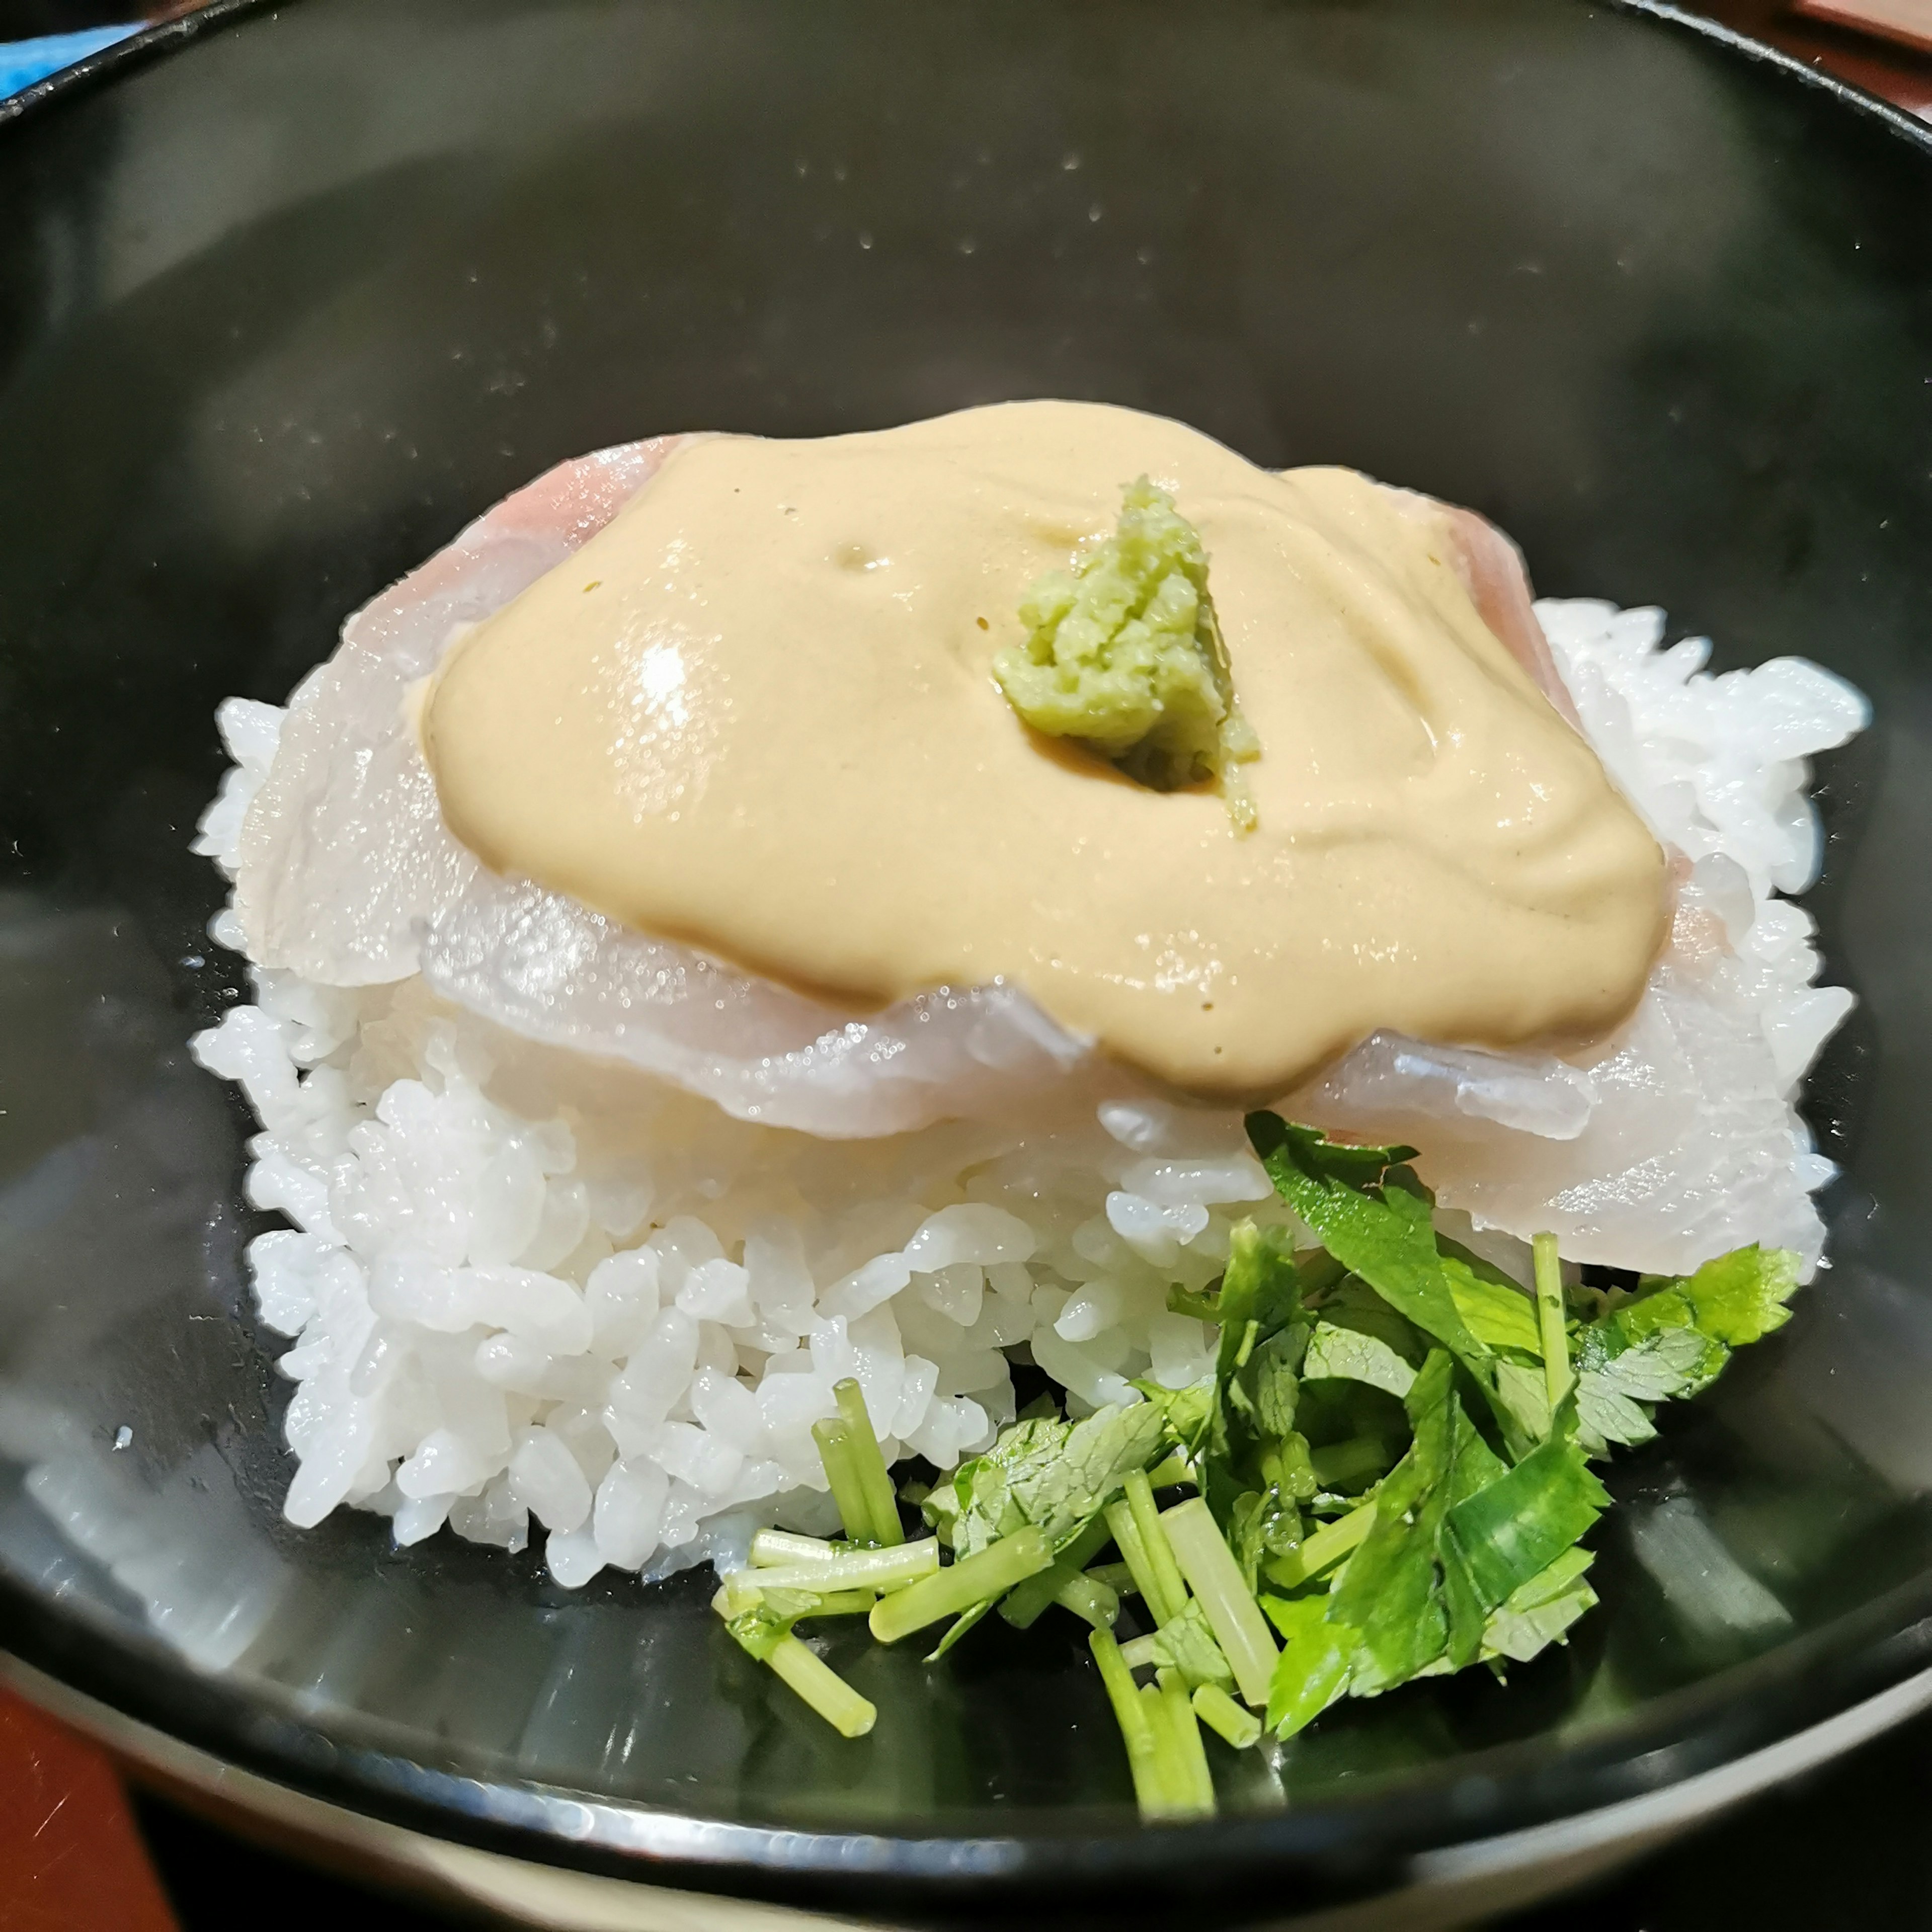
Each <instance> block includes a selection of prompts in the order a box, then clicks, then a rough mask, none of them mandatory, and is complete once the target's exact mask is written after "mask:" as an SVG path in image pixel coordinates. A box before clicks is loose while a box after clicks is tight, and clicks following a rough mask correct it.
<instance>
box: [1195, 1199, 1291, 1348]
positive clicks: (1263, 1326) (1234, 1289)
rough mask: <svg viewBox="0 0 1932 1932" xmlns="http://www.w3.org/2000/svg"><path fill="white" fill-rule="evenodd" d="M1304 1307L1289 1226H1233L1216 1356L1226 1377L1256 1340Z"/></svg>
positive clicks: (1248, 1223)
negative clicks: (1219, 1343)
mask: <svg viewBox="0 0 1932 1932" xmlns="http://www.w3.org/2000/svg"><path fill="white" fill-rule="evenodd" d="M1300 1313H1301V1273H1300V1271H1299V1270H1298V1268H1296V1266H1295V1247H1294V1243H1293V1240H1292V1237H1291V1236H1290V1235H1289V1231H1288V1229H1286V1228H1280V1227H1267V1228H1263V1227H1258V1226H1256V1224H1255V1223H1253V1221H1251V1220H1249V1221H1241V1222H1238V1223H1236V1224H1235V1226H1234V1227H1233V1228H1232V1229H1230V1230H1229V1235H1228V1265H1227V1268H1226V1270H1225V1271H1223V1274H1222V1277H1221V1299H1220V1315H1221V1346H1220V1353H1219V1355H1218V1357H1217V1360H1216V1362H1215V1365H1214V1366H1215V1373H1216V1375H1217V1379H1219V1380H1220V1381H1221V1382H1223V1383H1225V1382H1226V1381H1227V1379H1228V1378H1229V1376H1232V1374H1233V1373H1235V1370H1236V1369H1238V1368H1239V1367H1241V1366H1242V1365H1243V1364H1245V1363H1246V1362H1247V1360H1248V1358H1249V1355H1250V1353H1251V1352H1253V1349H1254V1348H1255V1346H1256V1345H1257V1344H1258V1343H1260V1342H1261V1341H1262V1340H1265V1339H1266V1338H1267V1337H1269V1336H1271V1335H1273V1334H1276V1333H1277V1332H1278V1331H1280V1330H1281V1329H1283V1328H1286V1327H1287V1326H1288V1325H1289V1323H1290V1322H1292V1321H1293V1320H1294V1319H1295V1317H1296V1316H1298V1315H1299V1314H1300Z"/></svg>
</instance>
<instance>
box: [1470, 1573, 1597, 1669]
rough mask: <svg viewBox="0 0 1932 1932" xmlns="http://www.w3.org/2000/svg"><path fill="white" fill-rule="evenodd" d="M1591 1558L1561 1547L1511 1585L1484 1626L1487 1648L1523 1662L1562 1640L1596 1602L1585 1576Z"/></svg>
mask: <svg viewBox="0 0 1932 1932" xmlns="http://www.w3.org/2000/svg"><path fill="white" fill-rule="evenodd" d="M1595 1560H1596V1559H1595V1556H1593V1554H1592V1553H1591V1552H1590V1551H1589V1550H1565V1552H1564V1553H1563V1554H1562V1556H1559V1558H1558V1559H1556V1562H1554V1563H1553V1564H1551V1565H1550V1567H1549V1568H1547V1569H1546V1570H1541V1571H1538V1573H1537V1574H1536V1575H1535V1576H1534V1577H1532V1578H1531V1579H1530V1580H1529V1582H1528V1583H1523V1584H1520V1585H1519V1586H1517V1588H1516V1589H1514V1590H1512V1591H1511V1592H1510V1594H1509V1595H1508V1598H1506V1599H1505V1601H1504V1602H1503V1603H1502V1605H1501V1606H1500V1607H1499V1608H1498V1609H1497V1610H1496V1612H1495V1613H1494V1614H1493V1616H1491V1617H1490V1620H1489V1624H1488V1626H1487V1628H1486V1629H1485V1631H1484V1634H1483V1648H1484V1651H1485V1652H1487V1653H1488V1654H1490V1655H1494V1656H1498V1657H1506V1658H1509V1659H1510V1660H1511V1661H1512V1662H1514V1663H1517V1664H1527V1663H1528V1662H1529V1661H1530V1659H1531V1658H1533V1657H1535V1655H1537V1654H1538V1652H1540V1651H1542V1650H1544V1649H1546V1648H1547V1646H1550V1644H1552V1643H1563V1642H1565V1640H1566V1637H1567V1633H1568V1631H1569V1628H1570V1626H1571V1625H1572V1624H1574V1622H1576V1621H1577V1619H1578V1618H1579V1617H1580V1616H1583V1613H1584V1612H1585V1611H1586V1610H1591V1609H1593V1608H1594V1607H1595V1604H1596V1602H1597V1593H1596V1592H1595V1591H1594V1590H1593V1589H1591V1587H1590V1586H1589V1584H1588V1583H1585V1582H1584V1581H1583V1573H1584V1572H1585V1571H1586V1570H1588V1569H1589V1567H1590V1565H1592V1563H1593V1562H1595Z"/></svg>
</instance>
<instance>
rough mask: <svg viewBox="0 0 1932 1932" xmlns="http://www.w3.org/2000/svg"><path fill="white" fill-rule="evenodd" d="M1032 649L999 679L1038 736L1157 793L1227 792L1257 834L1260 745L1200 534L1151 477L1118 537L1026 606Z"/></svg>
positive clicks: (998, 671) (1012, 651) (1008, 663)
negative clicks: (1086, 751) (1085, 750)
mask: <svg viewBox="0 0 1932 1932" xmlns="http://www.w3.org/2000/svg"><path fill="white" fill-rule="evenodd" d="M1020 621H1021V622H1022V623H1024V624H1025V625H1026V627H1027V640H1026V642H1025V643H1024V644H1023V645H1018V646H1012V647H1010V648H1009V649H1006V650H1003V651H1002V652H1000V654H999V655H998V657H996V658H995V659H994V660H993V675H994V676H995V677H996V678H998V679H999V682H1000V688H1001V690H1002V691H1004V692H1005V693H1006V694H1007V701H1008V702H1009V703H1010V704H1011V705H1012V706H1013V709H1015V710H1016V712H1019V715H1020V716H1021V717H1022V718H1024V719H1025V721H1027V723H1028V724H1031V726H1032V727H1034V730H1036V731H1043V732H1045V733H1047V734H1048V735H1049V736H1051V737H1055V738H1073V739H1078V740H1079V742H1081V743H1082V744H1084V745H1088V746H1089V747H1090V748H1091V749H1092V750H1094V751H1097V753H1099V754H1100V756H1101V757H1103V758H1106V759H1109V760H1111V761H1112V763H1114V764H1115V765H1117V766H1119V767H1120V769H1121V770H1122V771H1124V772H1126V773H1127V775H1128V776H1129V777H1130V778H1135V779H1137V780H1139V782H1140V783H1142V784H1145V785H1150V786H1152V787H1154V789H1155V790H1158V791H1175V790H1179V789H1180V788H1181V787H1183V786H1185V785H1195V784H1212V785H1214V786H1215V787H1217V788H1218V789H1219V790H1220V792H1221V794H1222V796H1223V797H1224V798H1225V799H1226V801H1227V805H1228V811H1229V816H1230V817H1232V819H1233V820H1234V821H1235V825H1236V826H1237V827H1238V828H1239V829H1242V830H1244V831H1245V830H1247V829H1251V828H1252V827H1253V825H1254V823H1255V808H1254V804H1253V800H1252V799H1250V797H1249V796H1248V793H1247V787H1246V786H1245V785H1244V784H1242V783H1241V779H1240V775H1239V772H1238V769H1237V767H1238V766H1240V765H1241V764H1242V763H1245V762H1246V761H1247V760H1249V759H1251V758H1253V757H1256V756H1257V755H1258V754H1259V751H1260V749H1261V747H1260V745H1259V742H1257V741H1256V737H1255V735H1254V733H1253V730H1250V727H1249V726H1248V724H1247V721H1246V720H1245V719H1244V718H1242V716H1241V711H1240V708H1239V707H1238V705H1237V704H1236V703H1235V688H1234V680H1233V679H1232V676H1231V675H1230V673H1229V667H1228V655H1227V651H1226V647H1225V646H1223V643H1222V640H1221V632H1220V625H1218V624H1217V622H1216V621H1215V616H1214V599H1213V598H1211V596H1210V595H1209V594H1208V553H1207V552H1206V550H1204V549H1203V548H1202V543H1201V533H1200V532H1199V530H1197V529H1196V528H1195V527H1194V526H1193V524H1192V523H1190V522H1189V521H1188V520H1187V518H1186V517H1184V516H1182V515H1181V514H1180V513H1179V511H1177V510H1176V509H1175V507H1174V499H1173V498H1172V496H1169V494H1168V493H1167V492H1166V490H1162V489H1158V488H1157V487H1155V486H1154V484H1152V483H1151V482H1150V481H1148V478H1146V477H1145V476H1142V477H1141V478H1139V479H1138V480H1137V481H1135V482H1133V483H1131V484H1129V485H1128V486H1127V490H1126V491H1125V493H1124V501H1123V502H1122V504H1121V517H1120V522H1119V523H1118V526H1117V527H1116V528H1115V532H1114V534H1113V535H1112V537H1110V538H1108V539H1107V540H1106V541H1105V542H1103V543H1101V544H1097V546H1096V547H1094V549H1093V550H1091V551H1090V552H1089V553H1088V555H1087V556H1085V557H1084V558H1082V559H1081V560H1080V561H1079V563H1078V564H1077V565H1076V567H1075V568H1074V569H1073V571H1071V572H1069V571H1064V570H1055V571H1049V572H1048V573H1047V574H1046V575H1045V576H1044V577H1041V578H1040V579H1039V580H1038V581H1037V582H1036V583H1034V585H1033V586H1032V587H1031V589H1028V592H1027V593H1026V595H1025V597H1023V598H1022V599H1021V600H1020Z"/></svg>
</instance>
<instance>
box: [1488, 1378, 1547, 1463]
mask: <svg viewBox="0 0 1932 1932" xmlns="http://www.w3.org/2000/svg"><path fill="white" fill-rule="evenodd" d="M1496 1401H1497V1403H1498V1404H1499V1406H1500V1407H1501V1408H1502V1409H1504V1410H1505V1411H1506V1412H1508V1416H1509V1418H1510V1420H1511V1421H1512V1422H1514V1424H1516V1433H1517V1435H1518V1436H1520V1437H1521V1439H1522V1440H1523V1445H1524V1447H1525V1448H1526V1449H1527V1448H1529V1446H1530V1445H1533V1444H1535V1443H1538V1442H1541V1441H1542V1440H1543V1439H1544V1437H1545V1436H1547V1435H1548V1434H1549V1433H1550V1384H1549V1382H1548V1380H1547V1379H1546V1377H1545V1376H1544V1373H1543V1370H1542V1368H1541V1366H1540V1365H1539V1366H1538V1367H1535V1368H1533V1369H1531V1368H1526V1367H1523V1364H1521V1363H1520V1362H1507V1361H1499V1362H1498V1363H1497V1364H1496Z"/></svg>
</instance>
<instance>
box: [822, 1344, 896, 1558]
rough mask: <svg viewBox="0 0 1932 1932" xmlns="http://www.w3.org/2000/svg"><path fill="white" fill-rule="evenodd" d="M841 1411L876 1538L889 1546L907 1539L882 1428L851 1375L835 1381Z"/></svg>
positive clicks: (836, 1395)
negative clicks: (874, 1423)
mask: <svg viewBox="0 0 1932 1932" xmlns="http://www.w3.org/2000/svg"><path fill="white" fill-rule="evenodd" d="M832 1395H833V1397H834V1398H835V1400H837V1402H838V1413H839V1415H840V1417H841V1419H842V1420H843V1421H844V1424H845V1427H846V1428H847V1430H849V1431H850V1435H849V1436H848V1438H847V1440H848V1441H849V1442H850V1445H851V1452H852V1468H853V1472H854V1473H855V1474H856V1476H857V1478H858V1482H859V1488H860V1490H862V1492H863V1493H864V1495H865V1512H866V1516H867V1519H868V1521H869V1522H870V1523H871V1526H872V1529H871V1535H872V1541H874V1543H877V1544H885V1545H886V1546H887V1547H889V1546H891V1545H892V1544H896V1543H903V1542H904V1541H905V1530H904V1526H902V1525H901V1523H900V1521H899V1502H898V1495H897V1493H896V1492H895V1490H893V1488H892V1472H891V1471H890V1470H889V1469H887V1468H886V1457H885V1452H884V1451H883V1450H882V1449H881V1448H880V1447H879V1436H878V1431H877V1430H875V1429H874V1427H872V1418H871V1415H870V1413H869V1412H868V1410H867V1409H866V1407H865V1391H864V1390H863V1389H862V1388H860V1387H859V1385H858V1383H857V1382H856V1381H855V1380H854V1379H853V1378H852V1377H851V1376H847V1377H846V1378H845V1379H844V1381H843V1382H835V1383H834V1384H833V1385H832Z"/></svg>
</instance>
